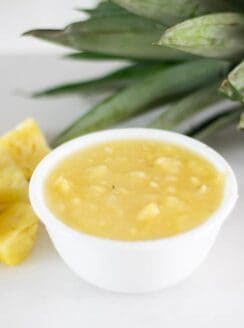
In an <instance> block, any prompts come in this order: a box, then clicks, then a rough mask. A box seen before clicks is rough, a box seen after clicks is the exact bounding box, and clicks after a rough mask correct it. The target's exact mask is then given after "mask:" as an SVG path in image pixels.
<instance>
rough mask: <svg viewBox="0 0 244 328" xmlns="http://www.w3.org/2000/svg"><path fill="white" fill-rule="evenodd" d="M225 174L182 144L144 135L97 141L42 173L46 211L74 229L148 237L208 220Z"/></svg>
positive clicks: (113, 236) (113, 235) (101, 234)
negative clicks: (140, 138)
mask: <svg viewBox="0 0 244 328" xmlns="http://www.w3.org/2000/svg"><path fill="white" fill-rule="evenodd" d="M224 180H225V178H224V174H223V173H220V172H218V171H217V169H216V168H215V167H214V166H213V165H212V164H211V163H210V162H209V161H208V160H206V159H204V158H203V157H201V156H199V155H198V154H197V153H195V152H193V151H191V150H188V149H186V148H184V147H181V146H178V145H174V144H171V143H168V142H159V141H151V140H136V139H134V140H133V139H131V140H129V139H128V140H116V141H109V142H101V143H99V144H96V145H92V146H89V147H86V148H84V149H82V150H79V151H76V152H74V153H72V154H70V155H69V156H67V157H66V158H65V159H63V160H62V161H60V162H59V163H58V164H57V165H56V166H55V167H54V168H53V169H52V171H51V172H50V174H49V175H48V176H47V178H46V181H45V198H46V203H47V206H48V207H49V209H50V210H51V211H52V212H53V213H54V214H55V216H56V217H57V218H59V219H60V220H61V221H62V222H63V223H65V224H67V225H68V226H70V227H72V228H73V229H75V230H78V231H81V232H85V233H87V234H90V235H95V236H99V237H104V238H108V239H113V240H127V241H138V240H153V239H159V238H162V237H168V236H173V235H176V234H179V233H181V232H185V231H188V230H190V229H192V228H194V227H196V226H198V225H200V224H201V223H202V222H204V221H205V220H207V219H208V218H209V217H210V215H211V214H213V212H214V211H215V210H216V209H217V208H218V207H219V205H220V203H221V200H222V198H223V190H224Z"/></svg>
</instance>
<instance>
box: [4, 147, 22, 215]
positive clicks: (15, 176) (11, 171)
mask: <svg viewBox="0 0 244 328" xmlns="http://www.w3.org/2000/svg"><path fill="white" fill-rule="evenodd" d="M27 200H28V182H27V180H26V178H25V176H24V174H23V172H22V171H21V170H20V169H19V168H18V166H17V165H16V164H15V162H14V161H13V159H12V158H11V157H10V156H9V154H8V153H7V152H6V150H5V149H4V148H3V147H1V146H0V211H1V210H3V209H4V208H5V207H6V205H7V204H9V203H11V202H16V201H27Z"/></svg>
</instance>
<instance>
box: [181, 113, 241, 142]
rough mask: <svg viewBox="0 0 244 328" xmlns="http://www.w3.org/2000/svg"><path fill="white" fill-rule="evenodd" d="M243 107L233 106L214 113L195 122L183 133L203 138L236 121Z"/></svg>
mask: <svg viewBox="0 0 244 328" xmlns="http://www.w3.org/2000/svg"><path fill="white" fill-rule="evenodd" d="M242 111H243V107H238V108H233V109H231V110H228V111H225V112H220V113H218V114H215V115H214V116H212V117H211V118H207V119H204V120H203V121H201V122H200V123H198V124H196V125H195V126H194V127H193V128H189V130H186V131H184V133H185V134H187V135H189V136H191V137H193V138H196V139H199V140H205V139H207V138H208V137H209V136H211V135H213V134H215V133H217V132H219V131H221V130H222V129H224V128H225V127H227V126H228V125H230V124H233V123H236V124H237V122H238V119H239V118H240V115H241V112H242Z"/></svg>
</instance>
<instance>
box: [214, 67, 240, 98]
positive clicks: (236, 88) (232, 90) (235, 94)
mask: <svg viewBox="0 0 244 328" xmlns="http://www.w3.org/2000/svg"><path fill="white" fill-rule="evenodd" d="M220 91H221V92H222V93H223V94H225V95H226V96H227V97H229V98H230V99H233V100H237V101H240V102H242V103H244V61H242V62H241V64H240V65H238V66H237V67H236V68H234V70H233V71H231V72H230V74H229V75H228V77H227V78H226V80H224V82H223V83H222V85H221V87H220Z"/></svg>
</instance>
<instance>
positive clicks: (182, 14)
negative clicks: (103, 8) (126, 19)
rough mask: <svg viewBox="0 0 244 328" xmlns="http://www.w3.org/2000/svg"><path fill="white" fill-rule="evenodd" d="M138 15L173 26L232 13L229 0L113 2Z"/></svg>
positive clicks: (131, 0)
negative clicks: (210, 16)
mask: <svg viewBox="0 0 244 328" xmlns="http://www.w3.org/2000/svg"><path fill="white" fill-rule="evenodd" d="M113 2H114V3H117V4H118V5H120V6H122V7H123V8H126V9H127V10H128V11H131V12H133V13H135V14H137V15H140V16H144V17H147V18H150V19H154V20H156V21H159V22H161V23H163V24H165V25H167V26H172V25H174V24H176V23H179V22H181V21H184V20H185V19H188V18H192V17H196V16H201V15H205V14H208V13H212V12H224V11H230V10H231V11H232V10H234V8H235V6H233V4H231V3H230V2H229V1H228V0H227V1H225V0H170V1H168V0H143V1H142V0H113Z"/></svg>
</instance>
